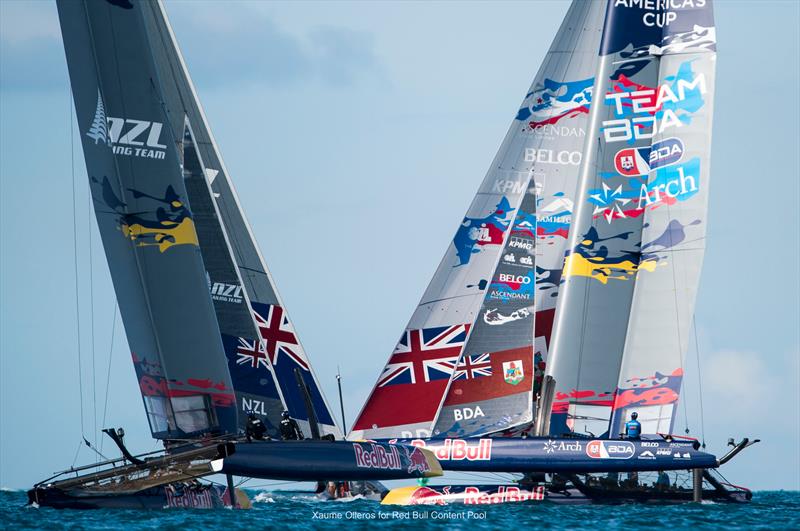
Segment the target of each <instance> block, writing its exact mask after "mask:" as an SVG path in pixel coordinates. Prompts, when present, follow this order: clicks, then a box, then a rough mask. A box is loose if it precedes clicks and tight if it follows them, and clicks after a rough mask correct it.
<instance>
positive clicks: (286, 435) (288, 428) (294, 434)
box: [280, 411, 303, 441]
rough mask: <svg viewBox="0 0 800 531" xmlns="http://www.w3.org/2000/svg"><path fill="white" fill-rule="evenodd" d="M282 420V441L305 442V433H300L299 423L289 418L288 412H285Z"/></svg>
mask: <svg viewBox="0 0 800 531" xmlns="http://www.w3.org/2000/svg"><path fill="white" fill-rule="evenodd" d="M282 416H283V418H282V419H281V424H280V429H281V439H283V440H284V441H301V440H303V432H302V431H300V426H298V425H297V422H296V421H295V420H294V419H293V418H292V417H290V416H289V412H288V411H284V412H283V415H282Z"/></svg>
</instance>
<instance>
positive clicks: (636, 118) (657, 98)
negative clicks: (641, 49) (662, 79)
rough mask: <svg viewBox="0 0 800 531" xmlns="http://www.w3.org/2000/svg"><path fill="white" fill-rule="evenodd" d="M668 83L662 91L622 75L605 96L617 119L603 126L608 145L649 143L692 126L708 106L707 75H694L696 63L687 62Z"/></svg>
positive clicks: (682, 64)
mask: <svg viewBox="0 0 800 531" xmlns="http://www.w3.org/2000/svg"><path fill="white" fill-rule="evenodd" d="M667 79H668V80H670V81H669V82H668V83H664V84H662V85H660V86H659V87H648V86H646V85H640V84H638V83H635V82H633V81H631V80H630V79H629V78H628V77H627V76H626V75H625V74H620V75H619V77H618V79H616V80H615V81H614V83H613V85H612V88H611V90H610V91H609V92H608V93H607V94H606V96H605V103H606V105H609V106H611V107H612V108H613V109H614V114H615V116H616V118H614V119H611V120H605V121H604V122H603V124H602V127H601V130H602V131H603V136H604V138H605V141H606V142H607V143H613V142H629V143H633V142H635V141H637V140H646V139H650V138H653V137H654V136H656V135H659V134H663V133H664V132H665V131H667V130H670V129H673V128H680V127H683V126H684V125H687V124H690V123H691V120H692V115H693V114H694V113H695V112H697V111H698V110H699V109H700V108H702V107H703V105H704V103H705V102H704V100H703V95H704V94H705V93H706V90H707V89H706V78H705V75H704V74H703V73H695V72H693V71H692V62H691V61H685V62H683V63H681V65H680V66H679V67H678V71H677V73H676V74H675V75H673V76H668V77H667Z"/></svg>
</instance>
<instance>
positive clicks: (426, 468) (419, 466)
mask: <svg viewBox="0 0 800 531" xmlns="http://www.w3.org/2000/svg"><path fill="white" fill-rule="evenodd" d="M405 450H406V455H407V456H408V470H407V472H408V473H409V474H411V473H413V472H415V471H416V472H419V473H420V474H424V473H425V472H430V470H431V465H429V464H428V460H427V459H426V458H425V452H423V451H422V450H420V449H419V448H416V447H415V448H414V449H413V450H409V449H408V448H405Z"/></svg>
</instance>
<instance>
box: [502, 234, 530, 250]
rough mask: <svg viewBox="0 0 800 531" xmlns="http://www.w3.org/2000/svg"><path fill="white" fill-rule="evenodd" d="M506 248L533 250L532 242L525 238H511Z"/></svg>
mask: <svg viewBox="0 0 800 531" xmlns="http://www.w3.org/2000/svg"><path fill="white" fill-rule="evenodd" d="M508 246H509V247H511V248H513V249H524V250H526V251H532V250H533V240H526V239H525V238H517V237H515V236H512V237H511V239H510V240H509V242H508Z"/></svg>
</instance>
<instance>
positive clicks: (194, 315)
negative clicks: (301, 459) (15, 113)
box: [58, 0, 340, 438]
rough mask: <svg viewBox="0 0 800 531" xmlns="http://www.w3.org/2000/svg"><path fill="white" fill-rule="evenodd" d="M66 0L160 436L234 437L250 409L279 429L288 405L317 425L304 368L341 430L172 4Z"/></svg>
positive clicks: (75, 71)
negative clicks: (212, 120)
mask: <svg viewBox="0 0 800 531" xmlns="http://www.w3.org/2000/svg"><path fill="white" fill-rule="evenodd" d="M58 8H59V17H60V21H61V26H62V33H63V35H64V42H65V49H66V52H67V62H68V64H69V68H70V77H71V80H72V85H73V90H74V97H75V105H76V109H77V112H78V120H79V125H80V129H81V131H82V132H84V131H85V134H84V135H82V137H83V144H84V154H85V157H86V162H87V169H88V171H89V174H90V179H91V180H92V183H93V194H94V197H95V207H96V213H97V217H98V224H99V226H100V230H101V233H102V234H103V244H104V247H105V249H106V254H107V257H108V261H109V266H110V269H111V273H112V278H113V279H114V285H115V291H116V293H117V297H118V299H119V302H120V308H121V312H122V316H123V321H124V323H125V328H126V333H127V335H128V340H129V343H130V345H131V348H132V350H133V352H134V364H135V366H136V369H137V376H138V378H139V380H140V387H141V389H142V394H143V396H144V398H145V407H146V409H147V411H148V418H149V419H150V424H151V430H152V432H153V435H154V436H155V437H161V438H175V437H186V436H190V435H192V434H200V433H208V432H222V433H233V434H235V433H237V432H238V431H239V430H240V429H241V428H242V426H243V423H244V420H245V415H243V414H242V413H250V412H252V413H255V414H258V415H260V416H262V418H264V419H265V421H266V423H267V425H268V427H270V428H271V430H272V431H273V433H274V427H275V426H277V424H278V422H279V418H280V412H281V411H282V410H283V409H284V408H285V409H288V410H289V412H290V414H291V415H292V416H293V417H295V418H296V419H298V420H299V421H300V422H301V424H303V425H304V427H305V428H306V429H305V431H306V433H309V430H308V425H307V419H308V418H309V411H308V407H307V406H306V402H305V399H304V398H305V397H304V392H303V391H301V390H300V387H299V385H298V380H297V375H299V376H300V378H301V379H302V381H303V382H304V383H305V386H304V387H305V388H306V389H307V392H308V394H309V395H310V398H311V404H312V407H313V408H314V411H313V415H314V416H315V417H316V418H317V419H318V420H319V423H320V431H321V432H322V433H323V434H324V433H331V434H334V435H336V436H340V432H339V430H338V428H337V427H336V425H335V422H334V420H333V416H332V415H331V413H330V408H329V407H328V405H327V404H326V402H325V399H324V397H323V396H322V392H321V390H320V387H319V384H318V382H317V379H316V377H315V376H314V374H313V372H312V369H311V365H310V363H309V360H308V358H307V356H306V355H305V352H304V351H303V348H302V346H301V344H300V342H299V339H298V338H297V335H296V333H295V331H294V328H293V327H292V324H291V322H290V321H289V319H288V316H287V315H286V312H285V309H284V308H283V304H282V303H281V301H280V298H279V297H278V295H277V292H276V290H275V288H274V285H273V282H272V279H271V277H270V275H269V272H268V271H267V268H266V265H265V264H264V261H263V259H262V257H261V254H260V252H259V250H258V247H257V245H256V243H255V240H254V238H253V236H252V232H251V231H250V228H249V226H248V225H247V222H246V220H245V218H244V215H243V214H242V211H241V208H240V206H239V202H238V199H237V197H236V194H235V191H234V190H233V187H232V185H231V183H230V180H229V176H228V173H227V171H226V170H225V168H224V165H223V163H222V160H221V158H220V155H219V152H218V150H217V147H216V144H215V143H214V140H213V138H212V137H211V133H210V131H209V128H208V125H207V122H206V120H205V116H204V115H203V112H202V109H201V108H200V105H199V102H198V100H197V97H196V94H195V92H194V89H193V86H192V84H191V81H190V79H189V76H188V73H187V71H186V67H185V65H184V63H183V60H182V58H181V56H180V52H179V50H178V48H177V44H176V42H175V39H174V36H173V34H172V31H171V29H170V27H169V24H168V22H167V19H166V15H165V13H164V10H163V6H162V5H161V4H160V2H138V1H128V0H115V1H112V0H106V1H102V0H94V1H86V2H58ZM198 397H199V398H198ZM237 410H238V411H239V414H237ZM187 418H188V419H191V420H192V422H193V424H187V422H188V421H187V420H185V419H187ZM188 428H192V429H188Z"/></svg>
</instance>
